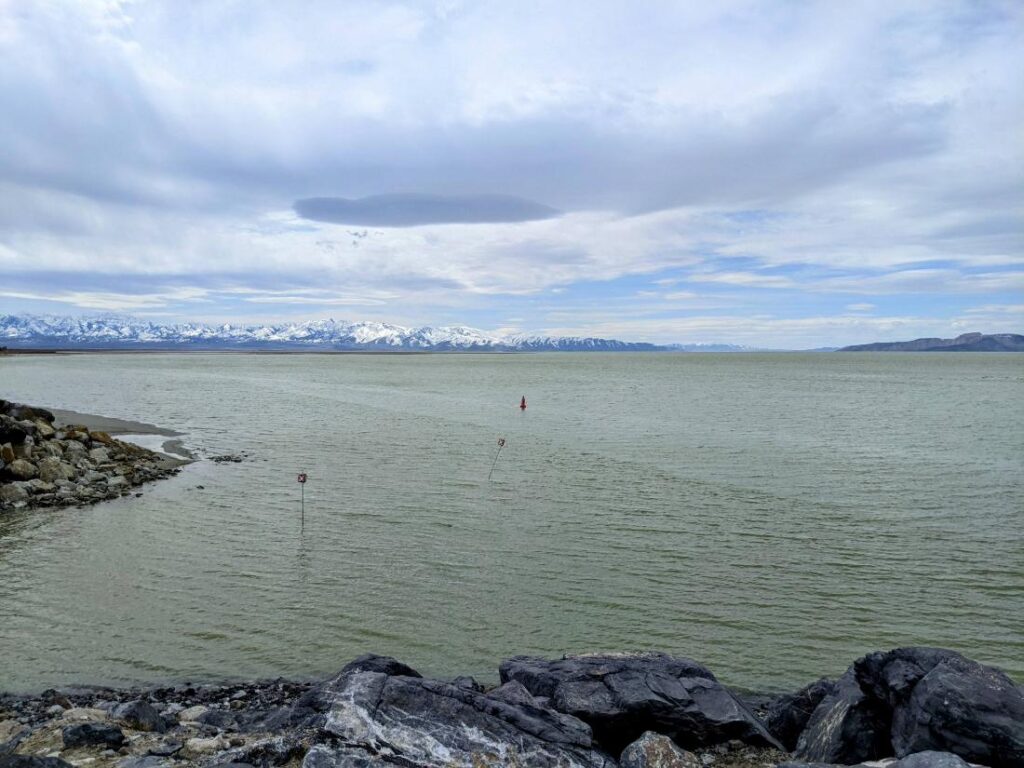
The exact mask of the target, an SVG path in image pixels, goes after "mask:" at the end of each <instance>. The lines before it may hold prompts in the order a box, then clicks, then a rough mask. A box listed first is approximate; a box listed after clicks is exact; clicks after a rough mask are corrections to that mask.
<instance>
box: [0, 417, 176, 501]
mask: <svg viewBox="0 0 1024 768" xmlns="http://www.w3.org/2000/svg"><path fill="white" fill-rule="evenodd" d="M115 434H120V435H137V436H142V437H149V436H154V437H166V438H168V439H167V440H164V441H163V443H162V445H161V448H162V449H163V450H162V451H154V450H150V449H149V448H145V447H143V446H140V445H137V444H135V443H132V442H128V441H125V440H119V439H117V438H115V437H113V435H115ZM180 436H181V433H178V432H174V431H173V430H169V429H163V428H161V427H157V426H155V425H153V424H146V423H144V422H135V421H128V420H125V419H116V418H111V417H104V416H96V415H91V414H83V413H79V412H77V411H69V410H57V411H50V410H48V409H46V408H40V407H35V406H29V405H24V404H21V403H14V402H10V401H7V400H0V511H2V510H5V509H6V510H17V509H24V508H47V507H69V506H82V505H86V504H94V503H97V502H100V501H105V500H110V499H116V498H118V497H121V496H127V495H129V494H131V493H135V494H136V495H141V491H138V490H137V489H138V488H139V487H140V486H142V485H144V484H145V483H148V482H151V481H153V480H158V479H161V478H164V477H168V476H170V475H176V474H178V473H179V472H180V471H181V467H183V466H184V465H186V464H189V463H191V462H192V461H193V460H194V457H193V456H191V454H190V453H189V452H188V451H187V450H186V449H185V448H184V446H183V444H182V443H181V440H180V439H179V438H180ZM144 442H145V441H144ZM174 454H177V455H174Z"/></svg>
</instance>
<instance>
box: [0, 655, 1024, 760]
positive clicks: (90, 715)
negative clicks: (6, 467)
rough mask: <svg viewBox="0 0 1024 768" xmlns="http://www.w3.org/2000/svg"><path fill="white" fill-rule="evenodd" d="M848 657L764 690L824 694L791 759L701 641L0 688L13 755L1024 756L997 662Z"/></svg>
mask: <svg viewBox="0 0 1024 768" xmlns="http://www.w3.org/2000/svg"><path fill="white" fill-rule="evenodd" d="M850 669H851V672H848V673H847V675H844V677H843V678H842V679H841V680H839V681H838V682H837V683H820V684H817V685H816V686H814V687H813V689H812V687H808V689H804V690H803V691H801V692H798V693H796V694H788V695H786V696H783V697H775V698H774V699H768V700H766V701H765V705H766V706H765V708H764V709H765V711H766V712H768V713H769V714H770V713H772V712H774V713H775V714H776V715H779V713H780V712H781V711H782V710H785V709H786V708H787V707H790V708H797V709H799V710H800V711H801V712H804V711H805V710H806V709H807V707H808V702H810V701H814V700H817V703H816V704H814V706H813V712H811V713H810V714H809V715H808V716H805V717H803V718H802V720H803V725H802V726H800V730H801V733H800V734H799V736H798V749H797V759H800V760H808V761H811V762H787V761H790V760H792V759H794V757H793V756H791V755H789V754H787V752H786V751H784V750H783V749H780V745H779V744H778V742H777V739H783V737H784V736H785V738H784V739H783V740H788V738H789V737H790V736H791V733H792V730H793V728H794V727H795V725H794V724H797V725H799V723H800V721H801V717H797V716H789V717H775V718H772V717H769V718H768V723H766V722H765V721H762V720H761V719H760V718H759V717H758V715H757V714H755V713H754V712H753V711H751V709H750V708H749V707H748V706H747V705H745V704H744V703H742V701H741V700H740V699H739V698H737V697H736V696H735V695H734V694H733V693H731V692H730V691H728V690H727V689H725V688H724V687H723V686H722V685H721V684H720V683H718V682H717V680H715V678H714V675H712V674H711V673H710V672H709V671H708V670H707V669H706V668H704V667H702V666H700V665H699V664H696V663H695V662H692V661H690V660H688V659H681V658H676V657H671V656H666V655H663V654H646V655H622V656H611V655H601V656H579V657H566V658H564V659H559V660H545V659H537V658H531V657H516V658H513V659H509V660H508V661H506V662H504V663H503V664H502V665H501V678H502V680H503V681H504V682H502V684H501V685H500V686H497V687H494V688H491V689H489V690H488V689H487V688H485V687H484V686H482V685H480V684H478V683H477V682H476V681H475V680H473V679H472V678H470V677H458V678H454V679H451V680H435V679H427V678H424V677H422V676H421V675H420V674H419V673H418V672H416V670H414V669H412V668H411V667H409V666H407V665H405V664H402V663H401V662H399V661H397V660H395V659H392V658H389V657H384V656H376V655H372V654H371V655H367V656H362V657H360V658H358V659H356V660H355V661H353V662H351V663H349V664H348V665H346V666H345V667H344V668H342V669H341V671H340V672H339V673H338V674H337V675H334V676H333V677H330V678H328V679H326V680H323V681H319V682H288V681H284V680H272V681H263V682H255V683H243V684H234V685H222V686H202V687H193V686H191V685H188V684H186V685H184V686H178V687H163V688H155V689H150V690H145V689H130V690H122V691H117V690H112V689H100V688H88V689H68V690H62V691H55V690H50V691H46V692H44V693H43V694H42V695H40V696H37V697H16V696H4V695H0V768H69V765H71V764H73V765H86V764H88V765H89V766H90V768H108V766H109V767H110V768H187V767H188V766H199V767H201V768H221V767H223V768H227V767H228V766H232V767H233V768H242V767H243V766H251V767H256V768H269V766H292V767H293V768H298V766H300V765H301V766H302V768H377V767H380V768H386V766H404V767H405V768H498V767H499V766H507V767H508V768H530V767H532V766H536V768H755V766H756V767H757V768H769V767H770V766H785V768H812V767H813V768H825V767H827V766H830V765H835V764H857V765H862V762H863V761H864V760H866V759H874V760H877V759H879V758H881V759H882V762H873V763H871V765H872V766H879V765H886V766H889V767H890V768H966V767H967V766H968V765H972V764H973V765H978V764H981V765H985V766H991V767H992V768H1002V767H1004V766H1021V765H1024V762H1022V757H1024V751H1022V750H1024V718H1022V717H1021V713H1022V709H1021V706H1022V703H1024V697H1022V693H1021V691H1020V689H1018V688H1015V687H1014V686H1013V684H1012V683H1009V684H1007V678H1005V676H1002V675H1001V673H998V672H996V671H995V670H992V669H990V668H987V667H983V666H982V665H980V664H976V663H975V662H972V661H970V660H968V659H965V658H963V657H962V656H960V655H959V654H955V653H953V652H951V651H939V650H937V649H922V648H904V649H898V650H896V651H891V652H889V653H878V654H871V655H869V656H866V657H864V658H863V659H859V660H858V661H857V662H855V663H854V665H853V666H852V667H851V668H850ZM929 678H930V679H929ZM851 681H852V682H851ZM853 685H856V686H857V689H858V690H859V691H860V694H857V693H855V692H854V691H853V688H852V686H853ZM819 694H820V695H819ZM886 707H888V708H889V709H886ZM886 713H888V714H890V715H892V717H891V719H890V720H889V722H888V724H887V723H886V717H885V716H886ZM790 714H792V713H790ZM771 722H775V723H778V724H781V725H782V727H783V730H785V731H786V734H783V733H782V732H781V731H780V732H777V733H772V732H771V728H770V725H769V723H771ZM862 726H864V727H866V730H864V729H863V728H862ZM885 743H888V744H889V746H888V747H883V746H882V745H883V744H885ZM863 745H871V749H873V750H875V751H874V752H872V753H871V755H870V756H866V753H864V752H859V751H858V750H861V749H863V748H864V746H863ZM897 758H898V759H897ZM44 761H48V762H44Z"/></svg>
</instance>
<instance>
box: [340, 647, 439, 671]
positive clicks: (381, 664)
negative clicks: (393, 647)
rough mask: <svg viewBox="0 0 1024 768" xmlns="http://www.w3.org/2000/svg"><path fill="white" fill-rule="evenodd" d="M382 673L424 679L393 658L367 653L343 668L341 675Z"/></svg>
mask: <svg viewBox="0 0 1024 768" xmlns="http://www.w3.org/2000/svg"><path fill="white" fill-rule="evenodd" d="M356 671H358V672H381V673H383V674H385V675H404V676H405V677H422V675H420V673H419V672H417V671H416V670H415V669H413V668H412V667H410V666H409V665H408V664H403V663H402V662H400V661H399V660H398V659H395V658H392V657H391V656H378V655H377V654H376V653H366V654H363V655H362V656H359V657H358V658H355V659H353V660H352V661H350V662H349V663H348V664H346V665H345V666H344V667H342V668H341V672H340V673H339V674H344V673H346V672H356Z"/></svg>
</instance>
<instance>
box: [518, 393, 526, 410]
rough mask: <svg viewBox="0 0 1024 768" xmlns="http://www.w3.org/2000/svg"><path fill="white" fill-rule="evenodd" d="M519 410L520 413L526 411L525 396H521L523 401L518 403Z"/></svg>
mask: <svg viewBox="0 0 1024 768" xmlns="http://www.w3.org/2000/svg"><path fill="white" fill-rule="evenodd" d="M519 410H520V411H525V410H526V395H523V399H522V400H520V401H519Z"/></svg>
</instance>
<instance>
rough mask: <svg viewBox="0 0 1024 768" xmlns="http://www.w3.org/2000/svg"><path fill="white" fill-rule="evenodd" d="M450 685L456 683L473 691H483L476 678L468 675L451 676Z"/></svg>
mask: <svg viewBox="0 0 1024 768" xmlns="http://www.w3.org/2000/svg"><path fill="white" fill-rule="evenodd" d="M451 682H452V685H457V686H459V687H460V688H470V689H472V690H474V691H483V690H484V687H483V686H482V685H480V683H478V682H477V681H476V678H474V677H471V676H470V675H459V676H458V677H453V678H452V681H451Z"/></svg>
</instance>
